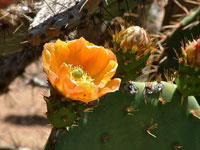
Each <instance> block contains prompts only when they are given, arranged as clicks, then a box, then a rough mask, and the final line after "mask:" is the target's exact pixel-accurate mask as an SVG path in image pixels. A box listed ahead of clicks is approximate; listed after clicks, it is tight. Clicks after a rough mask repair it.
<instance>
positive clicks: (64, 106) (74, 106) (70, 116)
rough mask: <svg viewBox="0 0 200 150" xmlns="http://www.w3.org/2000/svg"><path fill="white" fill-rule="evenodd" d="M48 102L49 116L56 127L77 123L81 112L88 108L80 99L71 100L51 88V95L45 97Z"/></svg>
mask: <svg viewBox="0 0 200 150" xmlns="http://www.w3.org/2000/svg"><path fill="white" fill-rule="evenodd" d="M44 100H45V101H46V104H47V113H46V115H47V118H48V119H49V121H50V122H51V124H52V125H53V127H56V128H64V127H70V126H73V125H76V121H77V120H78V119H79V118H80V117H81V115H80V114H81V113H82V112H84V111H85V110H86V108H88V106H87V104H85V103H83V102H80V101H70V100H68V99H67V98H65V97H63V96H61V95H60V94H59V93H58V92H56V90H55V89H53V88H51V96H50V97H44Z"/></svg>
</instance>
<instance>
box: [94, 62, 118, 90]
mask: <svg viewBox="0 0 200 150" xmlns="http://www.w3.org/2000/svg"><path fill="white" fill-rule="evenodd" d="M117 66H118V64H117V62H116V61H114V60H111V61H110V62H109V63H108V65H107V66H106V67H105V68H104V70H103V71H102V72H101V73H100V74H99V75H98V76H97V77H96V80H95V81H94V82H95V84H96V85H99V87H104V86H105V85H106V84H107V83H108V81H109V80H110V79H111V78H112V77H113V76H114V74H115V72H116V70H117Z"/></svg>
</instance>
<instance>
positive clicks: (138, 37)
mask: <svg viewBox="0 0 200 150" xmlns="http://www.w3.org/2000/svg"><path fill="white" fill-rule="evenodd" d="M113 39H114V40H115V42H116V43H117V44H118V45H119V46H120V49H122V51H123V52H124V53H126V52H127V51H131V52H132V53H136V52H139V51H140V52H141V51H142V52H143V53H144V51H146V50H147V49H149V48H150V47H151V45H152V42H151V39H150V37H149V35H148V34H147V32H146V31H145V30H144V29H143V28H141V27H139V26H131V27H129V28H127V29H124V27H122V30H121V31H120V32H119V33H118V34H115V35H114V38H113Z"/></svg>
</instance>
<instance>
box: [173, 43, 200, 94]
mask: <svg viewBox="0 0 200 150" xmlns="http://www.w3.org/2000/svg"><path fill="white" fill-rule="evenodd" d="M176 83H177V86H178V89H179V91H180V92H181V93H182V94H183V95H184V96H190V95H194V96H196V95H200V89H199V85H200V39H197V40H194V41H192V42H189V43H187V44H186V46H185V47H184V46H183V47H182V57H180V58H179V69H178V71H177V75H176Z"/></svg>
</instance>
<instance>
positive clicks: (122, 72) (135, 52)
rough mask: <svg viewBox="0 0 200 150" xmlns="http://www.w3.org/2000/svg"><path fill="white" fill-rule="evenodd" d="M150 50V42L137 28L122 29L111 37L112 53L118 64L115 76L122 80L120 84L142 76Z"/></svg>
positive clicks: (142, 31)
mask: <svg viewBox="0 0 200 150" xmlns="http://www.w3.org/2000/svg"><path fill="white" fill-rule="evenodd" d="M152 50H153V48H152V40H151V39H150V37H149V35H148V33H147V32H146V31H145V30H144V29H143V28H141V27H139V26H130V27H129V28H127V29H124V27H122V30H121V31H120V32H119V33H118V32H116V33H115V34H114V35H113V51H114V52H115V54H116V56H117V60H118V64H119V67H118V71H117V73H116V76H117V77H120V78H122V83H126V82H127V81H129V80H135V79H136V78H137V77H139V76H140V75H141V74H142V69H143V68H144V67H145V66H146V64H147V59H148V58H149V56H150V53H151V52H152Z"/></svg>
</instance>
